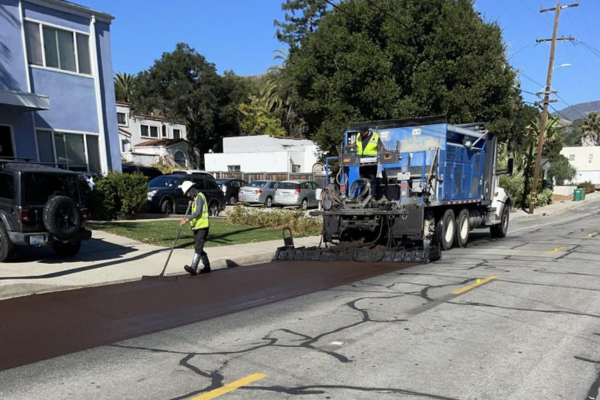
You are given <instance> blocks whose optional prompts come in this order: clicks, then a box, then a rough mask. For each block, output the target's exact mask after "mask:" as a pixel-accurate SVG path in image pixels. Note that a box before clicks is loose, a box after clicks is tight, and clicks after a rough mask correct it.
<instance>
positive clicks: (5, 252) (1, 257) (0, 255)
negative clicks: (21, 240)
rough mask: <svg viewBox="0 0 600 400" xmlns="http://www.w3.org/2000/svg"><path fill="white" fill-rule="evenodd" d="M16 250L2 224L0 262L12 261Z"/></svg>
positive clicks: (0, 224) (0, 226)
mask: <svg viewBox="0 0 600 400" xmlns="http://www.w3.org/2000/svg"><path fill="white" fill-rule="evenodd" d="M16 250H17V249H16V246H15V244H14V243H13V242H12V241H11V240H10V238H9V237H8V232H7V231H6V227H5V226H4V224H3V223H2V222H0V262H6V261H12V260H13V259H14V258H15V254H16Z"/></svg>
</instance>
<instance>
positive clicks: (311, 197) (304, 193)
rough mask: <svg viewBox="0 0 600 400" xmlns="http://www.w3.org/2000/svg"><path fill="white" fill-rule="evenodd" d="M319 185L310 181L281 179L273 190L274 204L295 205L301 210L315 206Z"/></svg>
mask: <svg viewBox="0 0 600 400" xmlns="http://www.w3.org/2000/svg"><path fill="white" fill-rule="evenodd" d="M318 187H319V185H317V184H316V183H315V182H312V181H283V182H279V187H278V188H277V191H276V192H275V205H278V206H297V207H299V208H301V209H303V210H306V209H307V208H308V207H317V206H318V200H317V194H316V193H317V189H318Z"/></svg>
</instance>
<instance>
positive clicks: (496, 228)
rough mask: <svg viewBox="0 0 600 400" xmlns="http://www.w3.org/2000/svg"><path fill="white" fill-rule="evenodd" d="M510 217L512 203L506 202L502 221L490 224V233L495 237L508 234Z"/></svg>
mask: <svg viewBox="0 0 600 400" xmlns="http://www.w3.org/2000/svg"><path fill="white" fill-rule="evenodd" d="M509 219H510V203H506V204H504V207H503V208H502V215H501V217H500V223H499V224H497V225H492V226H490V234H491V235H492V237H493V238H495V239H501V238H503V237H505V236H506V233H507V232H508V221H509Z"/></svg>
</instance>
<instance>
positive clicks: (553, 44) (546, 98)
mask: <svg viewBox="0 0 600 400" xmlns="http://www.w3.org/2000/svg"><path fill="white" fill-rule="evenodd" d="M577 6H579V1H577V3H574V4H568V5H564V6H563V5H561V4H560V3H556V6H555V7H552V8H546V9H542V10H540V12H541V13H544V12H548V11H554V13H555V14H554V30H553V31H552V39H538V40H536V42H537V43H542V42H551V45H550V61H549V62H548V75H547V77H546V86H545V87H544V91H543V92H540V93H539V94H543V95H544V100H542V101H541V102H536V105H539V103H542V104H543V107H542V120H541V121H540V135H539V137H538V144H537V154H536V157H535V170H534V173H533V185H532V186H531V200H530V202H529V213H530V214H533V210H534V209H535V205H536V203H537V188H538V183H539V180H540V164H541V162H542V150H543V149H544V135H545V132H546V124H547V123H548V104H549V103H552V102H556V100H550V94H552V93H556V92H555V91H552V71H553V70H554V53H555V49H556V42H564V41H567V40H569V41H573V40H575V38H573V37H561V38H557V37H556V35H557V34H558V21H559V19H560V10H562V9H563V8H571V7H577Z"/></svg>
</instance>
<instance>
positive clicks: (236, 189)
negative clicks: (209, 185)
mask: <svg viewBox="0 0 600 400" xmlns="http://www.w3.org/2000/svg"><path fill="white" fill-rule="evenodd" d="M217 183H218V184H219V185H221V189H222V190H223V194H224V195H225V199H227V204H229V205H233V204H235V203H237V202H238V201H239V198H238V194H239V193H240V188H241V187H242V186H246V185H247V184H248V183H247V182H246V181H243V180H241V179H234V178H227V179H217Z"/></svg>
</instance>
